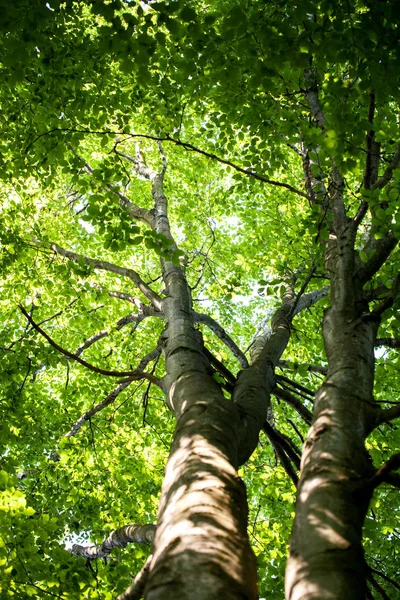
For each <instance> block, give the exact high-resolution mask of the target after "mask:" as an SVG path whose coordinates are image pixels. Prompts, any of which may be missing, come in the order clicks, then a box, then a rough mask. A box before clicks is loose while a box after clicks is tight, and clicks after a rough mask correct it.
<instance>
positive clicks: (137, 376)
mask: <svg viewBox="0 0 400 600" xmlns="http://www.w3.org/2000/svg"><path fill="white" fill-rule="evenodd" d="M19 308H20V310H21V312H22V314H23V315H24V316H25V317H26V318H27V319H28V321H29V323H30V324H31V325H32V327H33V328H34V329H36V331H38V332H39V333H40V334H41V335H42V336H43V337H44V338H45V339H46V340H47V341H48V342H49V344H50V345H51V346H53V348H55V349H56V350H58V352H60V353H61V354H64V355H65V356H68V358H72V360H75V361H76V362H78V363H80V364H81V365H83V366H84V367H86V368H87V369H89V370H90V371H94V372H95V373H99V374H100V375H108V376H109V377H129V378H130V380H131V381H137V380H140V379H148V380H149V381H151V382H152V383H155V384H156V385H160V380H159V379H158V377H155V376H154V375H152V374H151V373H143V372H139V371H109V370H107V369H101V368H99V367H95V366H94V365H91V364H90V363H88V362H86V361H85V360H83V359H82V358H80V357H79V356H77V355H76V354H73V353H72V352H69V351H68V350H65V348H62V347H61V346H59V345H58V344H57V343H56V342H55V341H54V340H53V339H52V338H51V337H50V336H49V335H48V334H47V333H46V332H45V331H44V330H43V329H41V327H39V325H37V324H36V323H35V321H34V320H33V319H32V317H31V316H30V315H29V313H28V312H27V311H26V310H25V309H24V307H23V306H21V305H19Z"/></svg>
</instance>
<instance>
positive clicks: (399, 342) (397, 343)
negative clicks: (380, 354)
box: [375, 338, 400, 348]
mask: <svg viewBox="0 0 400 600" xmlns="http://www.w3.org/2000/svg"><path fill="white" fill-rule="evenodd" d="M378 346H387V347H388V348H400V339H396V338H377V339H376V340H375V347H378Z"/></svg>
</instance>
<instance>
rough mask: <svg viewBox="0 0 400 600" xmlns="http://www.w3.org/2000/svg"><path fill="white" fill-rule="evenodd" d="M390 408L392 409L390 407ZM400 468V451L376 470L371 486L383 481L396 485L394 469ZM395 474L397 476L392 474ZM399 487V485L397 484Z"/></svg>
mask: <svg viewBox="0 0 400 600" xmlns="http://www.w3.org/2000/svg"><path fill="white" fill-rule="evenodd" d="M388 410H390V409H388ZM398 469H400V453H399V454H393V456H391V457H390V458H389V460H388V461H386V462H385V463H384V464H383V465H382V466H381V467H379V469H378V470H377V471H376V472H375V474H374V475H373V477H372V478H371V479H370V480H369V482H368V483H369V486H370V487H371V488H372V489H375V488H377V487H378V486H379V485H381V483H393V482H395V483H394V485H396V482H397V481H398V480H397V477H396V474H394V473H393V471H397V470H398ZM393 475H395V478H393V477H392V476H393ZM396 487H397V485H396Z"/></svg>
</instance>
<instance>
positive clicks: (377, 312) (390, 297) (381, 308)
mask: <svg viewBox="0 0 400 600" xmlns="http://www.w3.org/2000/svg"><path fill="white" fill-rule="evenodd" d="M399 288H400V274H399V275H397V276H396V278H395V280H394V281H393V284H392V289H391V290H389V293H388V294H387V296H386V298H384V300H382V302H381V303H380V304H379V305H378V306H377V307H375V308H374V310H373V311H372V313H371V315H372V316H374V317H380V316H381V314H382V313H384V312H385V310H387V309H388V308H390V307H391V306H393V303H394V301H395V299H396V298H397V296H398V294H399Z"/></svg>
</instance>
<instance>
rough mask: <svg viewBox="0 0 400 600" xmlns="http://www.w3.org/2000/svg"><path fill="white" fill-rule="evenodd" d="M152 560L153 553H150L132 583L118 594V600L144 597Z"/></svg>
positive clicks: (137, 599)
mask: <svg viewBox="0 0 400 600" xmlns="http://www.w3.org/2000/svg"><path fill="white" fill-rule="evenodd" d="M152 560H153V555H152V554H150V556H149V557H148V558H147V560H146V562H145V563H144V565H143V568H142V569H141V571H139V573H138V574H137V575H136V577H135V579H134V580H133V582H132V583H131V585H130V586H129V587H128V588H127V589H126V590H125V591H124V592H122V594H120V595H119V596H118V598H117V600H140V598H142V596H143V592H144V588H145V586H146V583H147V579H148V576H149V571H150V566H151V561H152Z"/></svg>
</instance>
